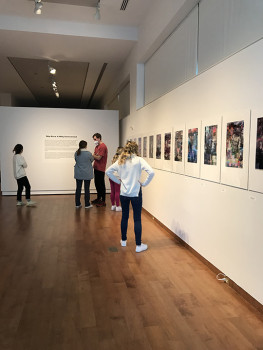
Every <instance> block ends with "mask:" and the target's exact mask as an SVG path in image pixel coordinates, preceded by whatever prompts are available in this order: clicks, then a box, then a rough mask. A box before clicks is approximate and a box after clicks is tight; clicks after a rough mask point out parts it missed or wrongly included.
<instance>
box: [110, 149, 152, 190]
mask: <svg viewBox="0 0 263 350" xmlns="http://www.w3.org/2000/svg"><path fill="white" fill-rule="evenodd" d="M142 170H145V171H146V172H147V173H148V176H147V178H146V180H145V181H144V182H143V183H140V178H141V174H142ZM115 172H117V174H118V176H116V174H114V173H115ZM106 174H107V175H108V177H109V178H110V179H111V180H112V181H114V182H116V183H118V184H121V193H120V194H121V195H122V196H126V197H138V195H139V192H140V186H147V185H148V184H149V183H150V182H151V180H152V178H153V177H154V171H153V169H152V168H151V167H150V165H149V164H148V163H147V162H146V161H145V160H144V159H143V158H141V157H137V156H136V155H132V157H131V158H128V159H127V160H126V162H125V163H124V164H121V165H120V164H118V160H117V161H116V162H115V163H114V164H112V165H111V166H110V167H109V168H108V169H107V170H106Z"/></svg>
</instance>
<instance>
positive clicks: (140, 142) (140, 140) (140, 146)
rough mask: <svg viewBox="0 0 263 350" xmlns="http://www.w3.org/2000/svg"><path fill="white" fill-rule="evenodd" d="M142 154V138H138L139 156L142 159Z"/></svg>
mask: <svg viewBox="0 0 263 350" xmlns="http://www.w3.org/2000/svg"><path fill="white" fill-rule="evenodd" d="M141 154H142V138H141V137H138V156H139V157H141Z"/></svg>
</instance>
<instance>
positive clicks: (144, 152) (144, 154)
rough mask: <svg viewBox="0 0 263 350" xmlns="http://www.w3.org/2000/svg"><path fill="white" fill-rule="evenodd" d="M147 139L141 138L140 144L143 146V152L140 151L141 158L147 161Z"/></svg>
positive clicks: (145, 137)
mask: <svg viewBox="0 0 263 350" xmlns="http://www.w3.org/2000/svg"><path fill="white" fill-rule="evenodd" d="M147 141H148V137H147V136H143V138H142V144H143V150H142V156H143V158H145V159H147V153H148V152H147V151H148V147H147V146H148V142H147Z"/></svg>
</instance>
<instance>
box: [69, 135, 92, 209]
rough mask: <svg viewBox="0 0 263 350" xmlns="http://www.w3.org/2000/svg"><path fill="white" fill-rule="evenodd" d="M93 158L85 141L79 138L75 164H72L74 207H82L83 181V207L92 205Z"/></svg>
mask: <svg viewBox="0 0 263 350" xmlns="http://www.w3.org/2000/svg"><path fill="white" fill-rule="evenodd" d="M93 160H94V158H93V156H92V154H91V152H89V151H88V150H87V142H86V141H84V140H81V141H80V142H79V149H78V150H77V151H76V153H75V161H76V164H75V166H74V178H75V179H76V193H75V204H76V208H81V207H82V205H81V202H80V197H81V188H82V183H83V181H84V190H85V208H86V209H89V208H92V205H91V204H90V180H91V179H93V167H92V162H93Z"/></svg>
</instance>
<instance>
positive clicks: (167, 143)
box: [164, 132, 172, 160]
mask: <svg viewBox="0 0 263 350" xmlns="http://www.w3.org/2000/svg"><path fill="white" fill-rule="evenodd" d="M171 137H172V135H171V133H170V132H169V133H166V134H165V135H164V159H165V160H170V159H171Z"/></svg>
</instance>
